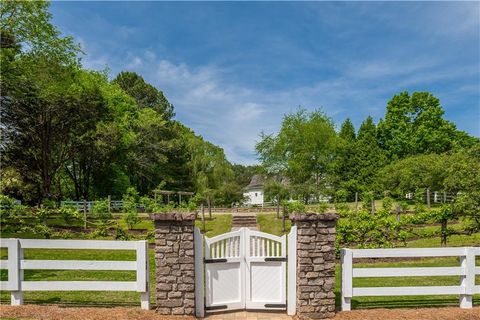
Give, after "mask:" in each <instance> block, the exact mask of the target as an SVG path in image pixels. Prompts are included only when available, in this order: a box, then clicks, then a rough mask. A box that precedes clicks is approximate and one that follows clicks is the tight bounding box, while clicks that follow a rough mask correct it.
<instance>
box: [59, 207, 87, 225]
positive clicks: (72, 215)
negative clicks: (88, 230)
mask: <svg viewBox="0 0 480 320" xmlns="http://www.w3.org/2000/svg"><path fill="white" fill-rule="evenodd" d="M57 213H58V214H60V216H61V217H62V218H63V220H64V221H65V223H66V224H67V225H70V224H71V223H72V222H73V221H75V220H80V219H81V218H82V215H81V214H80V212H78V210H77V209H76V208H74V207H68V206H62V207H60V208H58V209H57Z"/></svg>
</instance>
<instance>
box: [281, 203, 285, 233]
mask: <svg viewBox="0 0 480 320" xmlns="http://www.w3.org/2000/svg"><path fill="white" fill-rule="evenodd" d="M285 213H286V212H285V207H283V212H282V225H283V232H285V231H286V227H285Z"/></svg>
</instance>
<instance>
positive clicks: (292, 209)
mask: <svg viewBox="0 0 480 320" xmlns="http://www.w3.org/2000/svg"><path fill="white" fill-rule="evenodd" d="M282 206H283V207H284V208H285V213H286V214H287V215H288V214H291V213H305V212H307V208H306V207H305V204H303V203H301V202H298V201H285V200H284V201H283V202H282Z"/></svg>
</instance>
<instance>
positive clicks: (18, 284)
mask: <svg viewBox="0 0 480 320" xmlns="http://www.w3.org/2000/svg"><path fill="white" fill-rule="evenodd" d="M11 243H12V245H11V246H9V247H8V282H10V283H11V284H12V288H11V290H12V292H11V293H10V297H11V305H12V306H20V305H22V304H23V292H22V281H23V270H22V269H21V268H20V260H23V249H22V247H21V246H20V241H19V240H18V239H12V242H11Z"/></svg>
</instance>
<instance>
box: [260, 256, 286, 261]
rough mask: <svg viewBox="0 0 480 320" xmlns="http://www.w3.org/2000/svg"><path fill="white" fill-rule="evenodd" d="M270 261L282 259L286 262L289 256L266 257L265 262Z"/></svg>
mask: <svg viewBox="0 0 480 320" xmlns="http://www.w3.org/2000/svg"><path fill="white" fill-rule="evenodd" d="M268 261H281V262H286V261H287V258H281V257H278V258H277V257H271V258H265V262H268Z"/></svg>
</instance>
